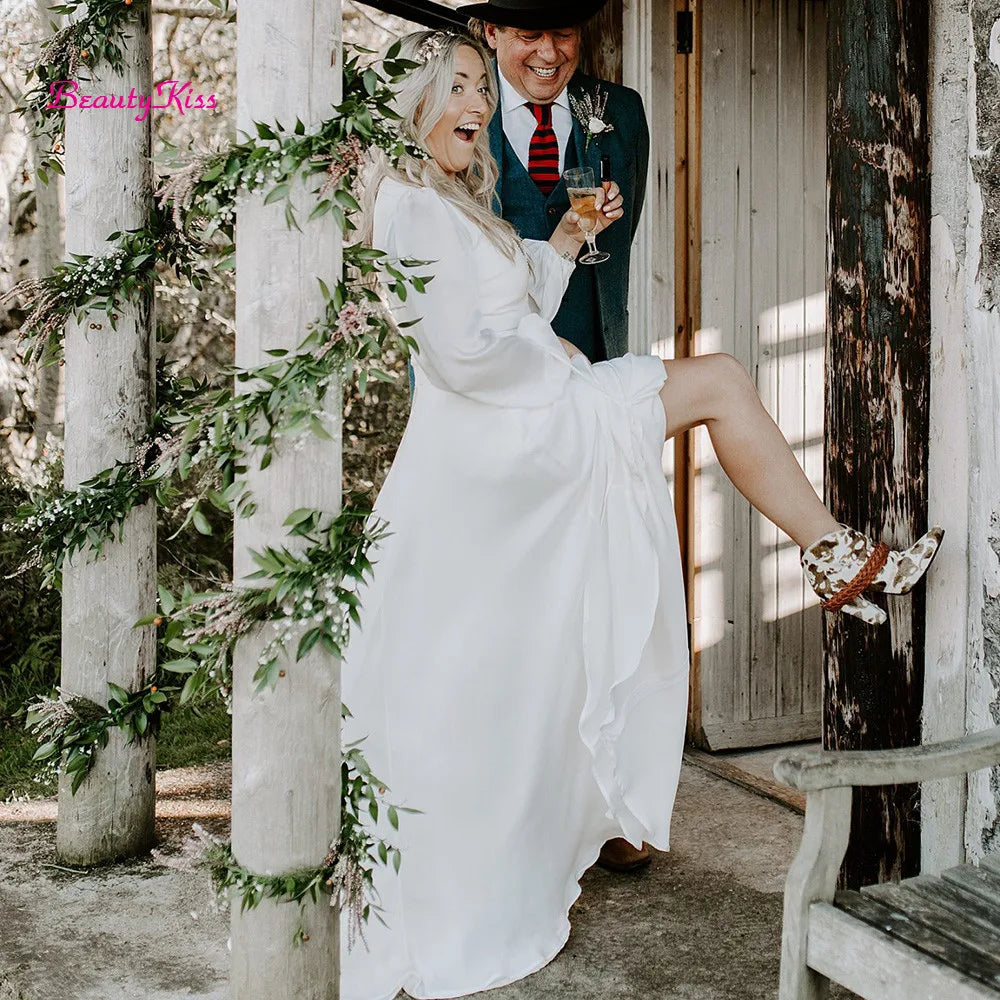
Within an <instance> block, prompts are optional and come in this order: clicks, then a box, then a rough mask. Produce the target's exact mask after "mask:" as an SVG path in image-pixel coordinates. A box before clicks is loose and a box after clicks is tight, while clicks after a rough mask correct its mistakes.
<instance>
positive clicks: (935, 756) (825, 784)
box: [774, 726, 1000, 792]
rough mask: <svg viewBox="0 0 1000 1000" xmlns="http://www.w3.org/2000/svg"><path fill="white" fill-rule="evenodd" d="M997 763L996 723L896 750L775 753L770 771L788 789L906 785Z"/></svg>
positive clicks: (999, 758) (999, 760)
mask: <svg viewBox="0 0 1000 1000" xmlns="http://www.w3.org/2000/svg"><path fill="white" fill-rule="evenodd" d="M995 764H1000V726H997V727H996V728H994V729H987V730H984V731H983V732H981V733H972V734H971V735H969V736H963V737H962V738H961V739H958V740H947V741H945V742H941V743H927V744H925V745H924V746H919V747H903V748H901V749H899V750H844V751H825V750H819V751H815V750H813V751H807V750H798V751H792V752H791V753H788V754H785V755H784V756H783V757H780V758H779V759H778V761H777V762H776V763H775V765H774V776H775V777H776V778H777V779H778V780H779V781H783V782H784V783H785V784H786V785H791V786H792V788H799V789H802V790H803V791H806V792H808V791H815V790H817V789H820V788H848V787H855V786H858V785H908V784H915V783H917V782H920V781H932V780H933V779H935V778H950V777H953V776H954V775H957V774H967V773H968V772H970V771H978V770H979V769H980V768H983V767H991V766H993V765H995Z"/></svg>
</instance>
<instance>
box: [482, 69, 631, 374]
mask: <svg viewBox="0 0 1000 1000" xmlns="http://www.w3.org/2000/svg"><path fill="white" fill-rule="evenodd" d="M596 87H600V88H601V91H602V93H606V94H607V95H608V103H607V108H606V110H605V118H606V119H607V121H608V122H610V123H611V124H612V125H613V126H614V131H612V132H605V133H602V134H600V135H598V136H597V137H596V138H592V139H591V140H590V143H589V148H588V149H586V150H584V145H585V140H586V133H585V131H584V126H583V125H582V123H581V122H580V121H579V120H578V119H577V117H576V115H575V114H574V115H573V134H572V140H571V143H570V148H568V149H567V150H566V164H565V165H566V167H571V166H589V167H591V168H593V171H594V177H595V179H596V180H598V181H599V179H600V175H601V157H602V156H605V155H606V156H609V157H610V158H611V177H612V179H613V180H614V181H616V182H617V183H618V186H619V187H620V188H621V190H622V195H623V197H624V210H625V214H624V216H623V217H622V218H621V219H619V220H618V221H617V222H615V223H614V224H613V225H612V226H610V227H609V228H608V229H607V230H605V231H604V232H603V233H601V235H600V236H598V238H597V245H598V246H599V247H600V248H601V249H602V250H606V251H607V252H608V253H610V254H611V259H610V260H608V261H605V262H604V263H602V264H593V265H587V264H578V265H577V268H576V271H575V272H574V274H573V277H572V278H571V279H570V283H569V287H568V289H567V290H566V296H565V298H564V299H563V305H562V308H561V309H560V310H559V313H558V314H557V316H556V318H555V320H553V323H552V326H553V328H554V329H555V331H556V333H557V334H558V335H559V336H560V337H563V338H565V339H566V340H568V341H570V342H571V343H573V344H576V346H577V347H579V348H580V349H581V350H582V351H584V353H586V354H587V356H588V357H589V358H590V360H591V361H599V360H602V359H603V358H606V357H607V358H615V357H620V356H621V355H622V354H624V353H625V352H626V351H627V350H628V272H629V252H630V249H631V245H632V238H633V236H634V235H635V232H636V229H637V228H638V225H639V214H640V213H641V211H642V205H643V201H644V200H645V197H646V168H647V166H648V164H649V128H648V126H647V124H646V115H645V112H644V110H643V106H642V98H641V97H640V96H639V95H638V94H637V93H636V92H635V91H634V90H630V89H629V88H628V87H621V86H618V85H617V84H614V83H608V82H606V81H604V80H597V79H595V78H594V77H591V76H586V75H585V74H583V73H577V74H575V75H574V77H573V79H572V80H571V81H570V84H569V93H570V94H571V95H575V96H582V95H583V94H591V95H593V93H594V90H595V88H596ZM489 132H490V150H491V151H492V153H493V156H494V158H495V159H496V161H497V164H498V165H499V167H500V181H499V183H498V184H497V196H498V201H497V203H496V207H497V209H498V211H499V212H500V214H501V215H502V216H503V217H504V218H505V219H507V220H508V221H509V222H511V223H512V224H513V226H514V228H515V229H516V230H517V231H518V233H519V235H520V236H521V237H522V239H534V240H547V239H549V237H550V236H551V235H552V233H553V232H554V231H555V228H556V225H557V224H558V222H559V220H560V219H561V218H562V216H563V214H564V213H565V212H566V210H567V209H568V208H569V197H568V196H567V194H566V185H565V182H564V181H562V180H560V181H559V183H558V184H557V185H556V187H555V189H554V190H553V191H552V193H551V194H550V195H549V196H548V197H545V196H544V195H543V194H542V193H541V192H540V191H539V190H538V187H537V186H536V185H535V183H534V181H532V180H531V178H530V177H529V176H528V172H527V170H526V169H525V168H524V166H523V165H522V163H521V161H520V160H519V159H518V157H517V154H516V153H515V152H514V151H513V149H511V147H510V144H509V143H508V142H507V140H506V139H505V138H504V134H503V122H502V115H501V112H500V110H499V109H497V112H496V114H494V116H493V119H492V121H491V122H490V125H489Z"/></svg>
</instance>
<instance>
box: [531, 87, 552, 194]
mask: <svg viewBox="0 0 1000 1000" xmlns="http://www.w3.org/2000/svg"><path fill="white" fill-rule="evenodd" d="M528 107H529V108H530V109H531V113H532V114H533V115H534V116H535V121H536V122H537V123H538V124H537V125H536V126H535V131H534V134H533V135H532V136H531V145H530V146H529V147H528V173H529V174H530V175H531V179H532V180H533V181H534V182H535V183H536V184H537V185H538V190H539V191H541V192H542V194H544V195H546V196H548V195H549V194H551V193H552V189H553V188H554V187H555V186H556V184H558V183H559V142H558V140H557V139H556V134H555V132H554V131H553V130H552V105H551V104H530V103H529V104H528Z"/></svg>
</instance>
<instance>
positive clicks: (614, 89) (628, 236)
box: [459, 0, 650, 871]
mask: <svg viewBox="0 0 1000 1000" xmlns="http://www.w3.org/2000/svg"><path fill="white" fill-rule="evenodd" d="M606 2H607V0H488V2H486V3H477V4H471V5H469V6H465V7H461V8H459V9H460V11H461V12H462V13H463V14H468V15H469V16H470V17H471V18H472V19H473V20H471V21H470V22H469V30H470V32H471V33H472V34H473V35H474V36H475V37H477V38H479V39H480V40H481V41H485V43H486V44H487V45H489V47H490V48H491V49H492V50H493V51H494V52H495V53H496V59H497V77H498V82H499V85H500V114H497V115H494V116H493V120H492V121H491V122H490V125H489V132H490V150H491V151H492V153H493V157H494V159H495V160H496V161H497V164H498V166H499V167H500V180H499V182H498V184H497V194H498V198H499V200H498V202H497V203H496V204H495V208H497V210H498V211H499V212H500V214H501V215H502V216H503V217H504V218H505V219H507V220H508V221H509V222H510V223H512V224H513V226H514V228H515V229H516V230H517V231H518V234H519V235H520V236H521V237H522V238H523V239H535V240H547V239H549V237H550V236H552V233H553V232H554V231H555V228H556V226H557V225H558V223H559V220H560V219H561V218H562V216H563V214H564V213H565V212H566V210H567V209H568V208H569V196H568V195H567V193H566V184H565V181H563V180H562V174H563V172H564V171H565V170H568V169H569V168H570V167H590V168H591V169H592V170H593V172H594V178H595V182H596V183H598V184H599V183H600V180H601V161H602V159H604V158H606V163H607V164H608V166H609V167H610V179H611V180H614V181H616V182H617V183H618V186H619V187H620V188H621V192H622V195H623V198H624V205H623V208H624V211H625V214H624V216H623V217H622V218H621V219H619V220H618V222H616V223H615V225H613V226H611V227H610V228H608V229H607V230H605V231H604V232H603V233H602V234H601V238H600V241H599V246H600V248H601V249H602V250H605V251H607V252H608V253H609V254H611V259H610V260H608V261H605V262H604V263H601V264H596V265H592V266H588V265H586V264H579V265H577V268H576V270H575V271H574V272H573V275H572V277H571V278H570V281H569V287H568V288H567V290H566V295H565V297H564V298H563V304H562V306H561V308H560V309H559V312H558V313H557V315H556V317H555V319H554V320H553V321H552V326H553V328H554V329H555V332H556V333H557V334H558V335H559V336H560V337H562V338H564V339H565V340H568V341H570V342H571V343H572V344H575V345H576V346H577V347H578V348H579V349H580V350H581V351H583V353H584V354H586V356H587V357H588V358H589V359H590V360H591V361H603V360H605V359H606V358H616V357H620V356H621V355H623V354H624V353H625V352H626V351H627V350H628V310H627V304H628V278H629V252H630V250H631V245H632V238H633V237H634V236H635V231H636V229H637V227H638V224H639V213H640V212H641V211H642V203H643V200H644V198H645V194H646V167H647V164H648V162H649V128H648V126H647V124H646V116H645V113H644V112H643V107H642V99H641V98H640V97H639V95H638V94H637V93H636V92H635V91H634V90H629V89H628V88H626V87H621V86H618V85H617V84H614V83H609V82H607V81H604V80H596V79H594V78H593V77H590V76H586V75H584V74H583V73H580V72H579V71H578V69H577V66H578V64H579V61H580V40H581V26H582V24H583V23H584V22H585V21H587V20H588V19H589V18H591V17H592V16H593V15H594V14H596V13H597V12H598V11H599V10H600V9H601V7H603V6H604V4H605V3H606ZM571 96H572V97H573V98H574V99H575V102H580V101H581V100H582V99H584V98H585V97H588V96H589V97H590V99H591V102H592V103H593V102H594V101H595V99H597V98H598V97H599V98H600V99H602V100H603V99H605V98H606V101H607V104H606V107H605V109H604V111H603V114H602V116H601V123H602V124H603V125H605V126H610V128H599V127H598V126H599V123H597V122H593V121H591V122H589V123H588V122H586V121H582V120H581V117H580V115H579V114H578V113H577V111H576V109H574V107H573V103H574V102H571V101H570V97H571ZM588 132H589V133H590V136H589V138H588ZM649 861H650V853H649V848H648V847H646V845H645V844H643V846H642V849H641V850H636V849H635V848H634V847H632V845H631V844H629V843H628V841H627V840H624V839H623V838H620V837H616V838H615V839H614V840H610V841H608V843H606V844H605V845H604V847H603V848H602V850H601V856H600V859H599V862H598V863H599V864H601V865H603V866H604V867H605V868H610V869H612V870H614V871H632V870H634V869H637V868H642V867H644V866H645V865H647V864H649Z"/></svg>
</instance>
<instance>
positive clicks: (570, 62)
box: [485, 24, 580, 104]
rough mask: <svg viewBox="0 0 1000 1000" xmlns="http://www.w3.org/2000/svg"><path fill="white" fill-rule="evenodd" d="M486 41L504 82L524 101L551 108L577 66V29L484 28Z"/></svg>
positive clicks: (578, 57) (578, 55)
mask: <svg viewBox="0 0 1000 1000" xmlns="http://www.w3.org/2000/svg"><path fill="white" fill-rule="evenodd" d="M485 29H486V41H487V42H488V43H489V46H490V48H491V49H493V50H494V51H495V52H496V56H497V65H498V66H499V67H500V72H501V73H503V75H504V78H505V79H506V80H507V81H508V82H509V83H510V84H511V86H513V88H514V89H515V90H516V91H517V92H518V93H519V94H520V95H521V97H523V98H524V99H525V100H526V101H531V102H532V103H534V104H551V103H552V102H553V101H554V100H555V99H556V98H557V97H558V96H559V95H560V94H561V93H562V92H563V90H565V89H566V85H567V84H568V83H569V81H570V79H572V76H573V74H574V73H575V72H576V68H577V65H578V64H579V62H580V29H579V28H578V27H569V28H558V29H555V30H552V31H533V30H532V31H529V30H527V29H523V28H501V27H498V26H497V25H493V24H487V25H486V26H485Z"/></svg>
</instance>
